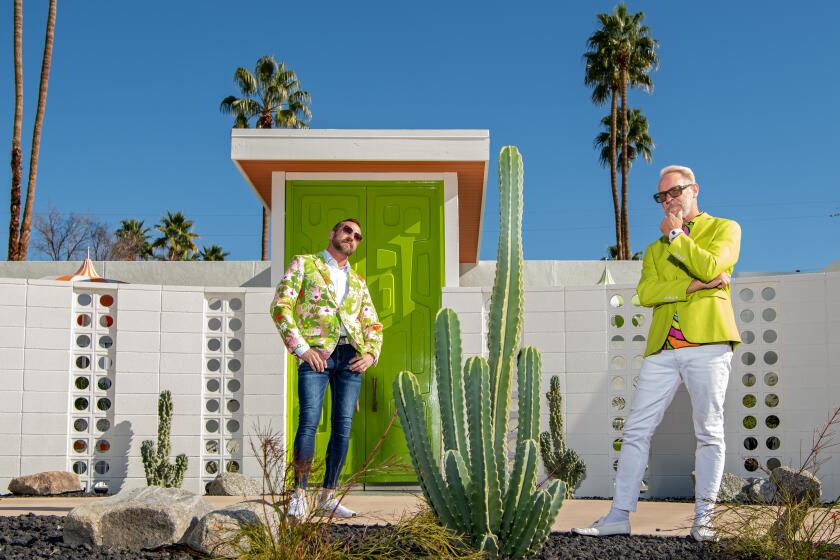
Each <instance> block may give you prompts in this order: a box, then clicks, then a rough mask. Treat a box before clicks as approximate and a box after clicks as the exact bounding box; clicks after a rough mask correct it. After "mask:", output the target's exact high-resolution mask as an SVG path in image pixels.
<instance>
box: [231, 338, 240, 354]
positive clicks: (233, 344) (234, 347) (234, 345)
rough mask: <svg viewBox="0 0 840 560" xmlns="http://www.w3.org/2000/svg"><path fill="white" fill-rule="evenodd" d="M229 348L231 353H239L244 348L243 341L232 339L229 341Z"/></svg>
mask: <svg viewBox="0 0 840 560" xmlns="http://www.w3.org/2000/svg"><path fill="white" fill-rule="evenodd" d="M228 348H230V351H231V352H237V351H239V349H240V348H242V341H241V340H239V339H238V338H231V339H230V341H228Z"/></svg>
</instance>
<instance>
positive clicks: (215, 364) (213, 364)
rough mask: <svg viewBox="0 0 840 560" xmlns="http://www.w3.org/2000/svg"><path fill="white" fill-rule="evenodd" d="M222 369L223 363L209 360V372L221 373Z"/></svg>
mask: <svg viewBox="0 0 840 560" xmlns="http://www.w3.org/2000/svg"><path fill="white" fill-rule="evenodd" d="M220 367H222V363H221V362H220V361H219V360H217V359H216V358H211V359H209V360H207V370H208V371H219V368H220Z"/></svg>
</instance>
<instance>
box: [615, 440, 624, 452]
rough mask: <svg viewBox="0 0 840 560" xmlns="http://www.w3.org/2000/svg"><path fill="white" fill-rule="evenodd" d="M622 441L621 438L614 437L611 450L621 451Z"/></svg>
mask: <svg viewBox="0 0 840 560" xmlns="http://www.w3.org/2000/svg"><path fill="white" fill-rule="evenodd" d="M622 443H624V440H623V439H622V438H615V439H614V440H613V443H612V448H613V451H616V452H618V451H621V444H622Z"/></svg>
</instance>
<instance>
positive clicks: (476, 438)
mask: <svg viewBox="0 0 840 560" xmlns="http://www.w3.org/2000/svg"><path fill="white" fill-rule="evenodd" d="M465 369H466V381H467V383H466V388H467V390H466V394H467V399H466V401H467V420H468V423H469V435H470V472H471V473H472V477H473V478H472V489H473V492H472V500H471V507H472V510H473V511H472V513H473V529H474V531H475V534H476V535H483V534H486V533H495V532H496V530H498V525H499V521H500V516H499V513H500V510H501V507H502V504H501V501H502V500H501V493H500V490H499V483H498V478H497V471H496V460H495V455H494V453H493V438H492V433H493V432H492V422H491V419H492V416H491V413H490V370H489V368H488V366H487V361H486V360H485V359H484V358H479V357H473V358H470V359H469V360H467V364H466V368H465ZM494 527H495V528H496V530H494V529H493V528H494Z"/></svg>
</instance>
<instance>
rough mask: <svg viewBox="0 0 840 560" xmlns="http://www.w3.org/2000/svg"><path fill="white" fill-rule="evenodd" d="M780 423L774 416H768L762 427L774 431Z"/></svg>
mask: <svg viewBox="0 0 840 560" xmlns="http://www.w3.org/2000/svg"><path fill="white" fill-rule="evenodd" d="M780 423H781V422H780V421H779V417H778V416H776V415H775V414H771V415H770V416H768V417H767V418H765V419H764V425H765V426H767V427H768V428H770V429H771V430H775V429H776V428H778V427H779V424H780Z"/></svg>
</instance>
